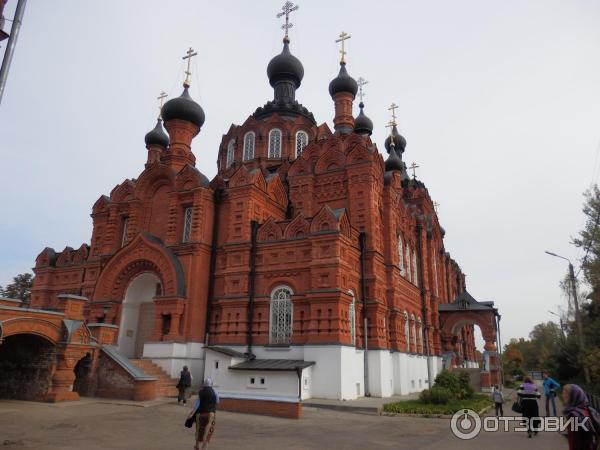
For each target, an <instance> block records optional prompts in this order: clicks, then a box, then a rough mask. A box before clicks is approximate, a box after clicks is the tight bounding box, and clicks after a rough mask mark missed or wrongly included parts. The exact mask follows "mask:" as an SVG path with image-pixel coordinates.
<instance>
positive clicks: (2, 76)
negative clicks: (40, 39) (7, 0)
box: [0, 0, 27, 103]
mask: <svg viewBox="0 0 600 450" xmlns="http://www.w3.org/2000/svg"><path fill="white" fill-rule="evenodd" d="M25 5H27V0H19V1H18V3H17V9H16V10H15V17H14V19H13V23H12V27H11V29H10V36H9V37H8V43H7V44H6V50H5V51H4V58H3V59H2V67H1V68H0V103H2V96H3V95H4V88H5V86H6V80H7V78H8V70H9V69H10V64H11V62H12V58H13V54H14V53H15V47H16V45H17V38H18V37H19V31H20V30H21V23H23V14H25Z"/></svg>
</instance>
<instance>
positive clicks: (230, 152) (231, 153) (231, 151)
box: [225, 139, 235, 168]
mask: <svg viewBox="0 0 600 450" xmlns="http://www.w3.org/2000/svg"><path fill="white" fill-rule="evenodd" d="M234 157H235V141H234V140H233V139H232V140H230V141H229V144H227V161H226V162H225V167H226V168H229V167H231V165H232V164H233V160H234Z"/></svg>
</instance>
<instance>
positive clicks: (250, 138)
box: [244, 131, 254, 161]
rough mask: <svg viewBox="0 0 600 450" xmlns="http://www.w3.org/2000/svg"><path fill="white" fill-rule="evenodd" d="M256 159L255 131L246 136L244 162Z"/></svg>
mask: <svg viewBox="0 0 600 450" xmlns="http://www.w3.org/2000/svg"><path fill="white" fill-rule="evenodd" d="M251 159H254V131H249V132H247V133H246V134H245V135H244V161H250V160H251Z"/></svg>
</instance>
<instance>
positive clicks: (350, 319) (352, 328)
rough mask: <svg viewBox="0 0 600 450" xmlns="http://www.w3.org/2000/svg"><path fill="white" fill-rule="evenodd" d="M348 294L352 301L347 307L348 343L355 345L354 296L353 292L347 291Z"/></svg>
mask: <svg viewBox="0 0 600 450" xmlns="http://www.w3.org/2000/svg"><path fill="white" fill-rule="evenodd" d="M348 295H350V297H352V303H350V307H349V309H348V322H350V343H351V344H352V345H356V298H355V297H354V292H352V291H348Z"/></svg>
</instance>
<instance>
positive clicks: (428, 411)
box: [383, 394, 492, 415]
mask: <svg viewBox="0 0 600 450" xmlns="http://www.w3.org/2000/svg"><path fill="white" fill-rule="evenodd" d="M491 405H492V401H491V399H490V397H489V396H487V395H482V394H476V395H474V396H473V398H471V399H467V400H450V402H448V403H447V404H445V405H435V404H432V403H423V402H421V400H406V401H401V402H396V403H386V404H385V405H383V410H384V411H385V412H389V413H400V414H423V415H432V414H445V415H452V414H454V413H455V412H456V411H459V410H461V409H465V408H469V409H472V410H473V411H480V410H481V409H483V408H486V407H488V406H491Z"/></svg>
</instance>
